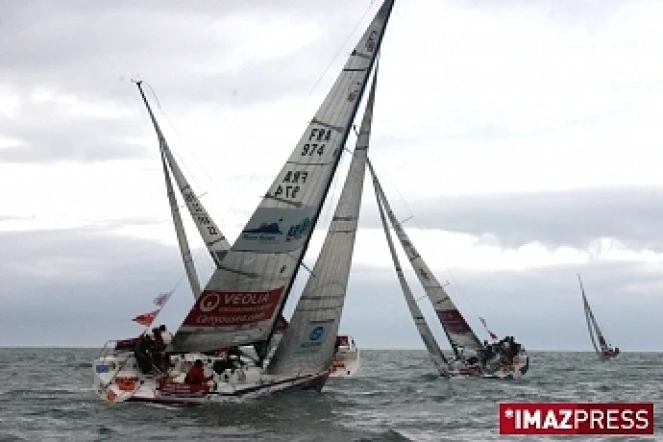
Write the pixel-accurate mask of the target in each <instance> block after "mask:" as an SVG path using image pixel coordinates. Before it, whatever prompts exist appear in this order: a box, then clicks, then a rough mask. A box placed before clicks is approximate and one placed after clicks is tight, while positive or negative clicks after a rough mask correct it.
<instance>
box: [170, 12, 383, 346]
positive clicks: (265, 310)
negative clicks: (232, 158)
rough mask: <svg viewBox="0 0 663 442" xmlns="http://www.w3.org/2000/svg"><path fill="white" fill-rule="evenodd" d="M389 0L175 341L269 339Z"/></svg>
mask: <svg viewBox="0 0 663 442" xmlns="http://www.w3.org/2000/svg"><path fill="white" fill-rule="evenodd" d="M393 2H394V0H386V1H385V2H384V4H383V5H382V7H381V8H380V10H379V11H378V13H377V15H376V17H375V18H374V19H373V21H372V22H371V24H370V25H369V27H368V29H367V30H366V32H365V33H364V35H363V36H362V38H361V40H360V41H359V44H358V45H357V46H356V48H355V49H354V51H353V52H352V54H351V55H350V57H349V59H348V61H347V62H346V64H345V67H344V68H343V71H342V72H341V74H340V75H339V77H338V78H337V80H336V82H335V83H334V85H333V86H332V89H331V91H330V92H329V94H328V95H327V97H326V98H325V100H324V102H323V103H322V105H321V107H320V108H319V110H318V112H317V113H316V114H315V116H314V118H313V120H312V121H311V123H310V124H309V125H308V127H307V129H306V130H305V132H304V134H303V135H302V137H301V139H300V141H299V142H298V143H297V146H296V147H295V149H294V151H293V152H292V154H291V155H290V158H289V159H288V161H287V162H286V164H285V165H284V167H283V168H282V170H281V171H280V172H279V174H278V176H277V178H276V180H275V181H274V183H272V185H271V186H270V188H269V191H268V192H267V194H266V195H265V196H264V198H263V200H262V202H261V203H260V205H259V206H258V208H257V209H256V211H255V212H254V214H253V216H251V219H250V220H249V222H248V224H247V225H246V227H245V228H244V229H243V231H242V233H240V236H239V238H238V239H237V241H236V242H235V243H234V244H233V246H232V247H231V249H230V251H229V252H228V254H227V255H226V256H225V258H224V259H223V262H222V263H221V265H220V267H219V268H218V269H217V270H216V271H215V272H214V274H213V275H212V278H211V279H210V281H209V283H208V284H207V286H206V287H205V290H204V291H203V294H202V295H201V296H200V298H199V299H198V300H197V301H196V303H195V305H194V307H193V309H192V310H191V312H190V313H189V314H188V315H187V317H186V318H185V320H184V322H183V324H182V326H181V327H180V329H179V330H178V331H177V333H176V334H175V337H174V338H173V342H172V350H173V351H208V350H215V349H218V348H219V347H227V346H232V345H244V344H250V343H255V342H258V341H265V340H269V339H270V338H271V335H272V333H273V331H274V326H275V319H276V317H277V316H278V315H279V314H280V313H281V310H282V308H283V305H284V303H285V300H286V298H287V297H288V295H289V292H290V289H291V286H292V283H293V281H294V278H295V276H296V274H297V271H298V269H299V265H300V263H301V260H302V258H303V256H304V254H305V252H306V249H307V247H308V244H309V240H310V238H311V235H312V233H313V229H314V227H315V225H316V223H317V221H318V216H319V213H320V210H321V208H322V204H323V203H324V200H325V198H326V196H327V193H328V191H329V186H330V185H331V182H332V179H333V177H334V174H335V172H336V169H337V166H338V162H339V159H340V156H341V152H342V149H343V146H344V144H345V141H346V139H347V136H348V132H349V130H350V125H351V124H352V121H353V120H354V116H355V114H356V112H357V107H358V106H359V102H360V101H361V98H362V96H363V92H364V89H365V87H366V82H367V81H368V76H369V74H370V71H371V69H372V67H373V63H374V61H375V56H376V54H377V52H378V51H379V49H380V44H381V42H382V37H383V35H384V30H385V27H386V25H387V21H388V19H389V15H390V13H391V10H392V7H393Z"/></svg>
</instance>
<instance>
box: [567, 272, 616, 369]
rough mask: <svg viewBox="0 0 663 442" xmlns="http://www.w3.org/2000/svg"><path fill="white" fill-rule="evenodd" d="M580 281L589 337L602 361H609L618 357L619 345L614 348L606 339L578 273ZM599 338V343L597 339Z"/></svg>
mask: <svg viewBox="0 0 663 442" xmlns="http://www.w3.org/2000/svg"><path fill="white" fill-rule="evenodd" d="M577 276H578V283H579V284H580V291H581V292H582V303H583V306H584V308H585V320H586V321H587V330H589V338H590V339H591V341H592V345H593V346H594V350H595V351H596V354H597V356H598V357H599V359H600V360H602V361H607V360H609V359H612V358H616V357H617V356H618V355H619V353H620V352H619V347H615V348H613V347H612V346H611V345H610V344H609V343H608V342H607V340H606V339H605V336H604V335H603V332H602V331H601V328H600V327H599V323H598V321H597V320H596V318H595V317H594V313H592V309H591V308H590V307H589V301H587V295H586V294H585V288H584V287H583V285H582V279H580V275H579V274H578V275H577ZM597 340H598V344H597V342H596V341H597Z"/></svg>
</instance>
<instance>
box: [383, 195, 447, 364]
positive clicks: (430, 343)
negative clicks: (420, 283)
mask: <svg viewBox="0 0 663 442" xmlns="http://www.w3.org/2000/svg"><path fill="white" fill-rule="evenodd" d="M375 199H376V200H377V204H378V211H379V212H380V220H381V221H382V228H383V229H384V234H385V236H386V238H387V245H389V252H390V253H391V259H392V260H393V262H394V269H396V275H398V282H400V284H401V289H402V290H403V295H404V296H405V302H406V303H407V306H408V308H409V309H410V314H411V315H412V319H413V320H414V324H415V325H416V326H417V330H418V331H419V335H420V336H421V339H422V340H423V341H424V345H425V346H426V350H428V354H429V356H430V358H431V359H432V360H433V364H435V368H437V371H438V372H439V373H440V374H442V375H444V374H446V373H447V372H448V371H449V370H448V369H449V363H448V361H447V359H446V358H445V357H444V354H443V353H442V350H440V346H439V345H438V343H437V340H436V339H435V335H433V332H432V331H431V330H430V328H429V327H428V323H427V322H426V318H424V315H423V314H422V313H421V309H420V308H419V305H418V304H417V301H416V300H415V299H414V295H412V290H410V286H409V285H408V283H407V281H406V280H405V275H404V274H403V269H402V268H401V264H400V260H399V259H398V254H397V253H396V249H395V248H394V241H393V240H392V239H391V233H389V226H388V225H387V218H386V217H385V214H384V209H383V208H382V201H381V200H380V196H379V195H378V193H377V192H376V193H375Z"/></svg>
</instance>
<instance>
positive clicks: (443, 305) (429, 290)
mask: <svg viewBox="0 0 663 442" xmlns="http://www.w3.org/2000/svg"><path fill="white" fill-rule="evenodd" d="M368 167H369V169H370V171H371V175H372V176H373V186H374V187H375V192H376V193H377V194H378V196H379V197H380V200H381V201H382V204H383V205H384V209H385V211H386V212H387V216H388V217H389V221H391V225H392V226H393V228H394V231H395V232H396V236H397V237H398V239H399V241H400V243H401V245H402V246H403V249H404V250H405V253H406V255H407V257H408V259H409V260H410V264H411V265H412V268H413V269H414V271H415V273H416V275H417V277H418V278H419V281H420V282H421V284H422V285H423V287H424V290H425V291H426V294H427V295H428V299H430V301H431V303H432V304H433V308H434V309H435V312H436V313H437V317H438V319H439V320H440V323H441V324H442V327H443V328H444V331H445V332H446V334H447V338H448V339H449V342H450V344H451V348H452V349H453V350H454V353H455V354H456V355H457V356H458V355H459V354H460V348H461V347H462V348H466V349H473V350H475V351H476V350H481V349H483V345H482V344H481V341H480V340H479V338H478V337H477V335H476V334H475V333H474V331H473V330H472V328H471V327H470V326H469V324H468V323H467V321H466V320H465V318H464V317H463V315H462V314H461V313H460V311H459V310H458V308H457V307H456V305H455V304H454V302H453V301H452V300H451V298H450V297H449V295H447V293H446V292H445V291H444V289H443V288H442V286H441V285H440V283H439V282H438V281H437V278H436V277H435V275H434V274H433V272H431V270H430V268H429V267H428V265H427V264H426V263H425V262H424V260H423V258H422V257H421V255H419V253H418V252H417V249H415V247H414V245H413V244H412V241H411V240H410V238H409V237H408V235H407V233H405V230H403V226H402V225H401V223H400V222H399V221H398V219H396V216H395V215H394V213H393V212H392V210H391V207H390V206H389V202H388V201H387V198H386V196H385V194H384V192H383V190H382V186H381V185H380V182H379V181H378V178H377V175H376V174H375V170H373V167H372V166H371V164H370V163H369V164H368Z"/></svg>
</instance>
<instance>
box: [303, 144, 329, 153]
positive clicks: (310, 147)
mask: <svg viewBox="0 0 663 442" xmlns="http://www.w3.org/2000/svg"><path fill="white" fill-rule="evenodd" d="M314 153H317V154H318V156H321V155H322V154H323V153H325V145H324V144H318V143H311V144H304V147H303V148H302V156H305V155H308V156H313V154H314Z"/></svg>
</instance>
